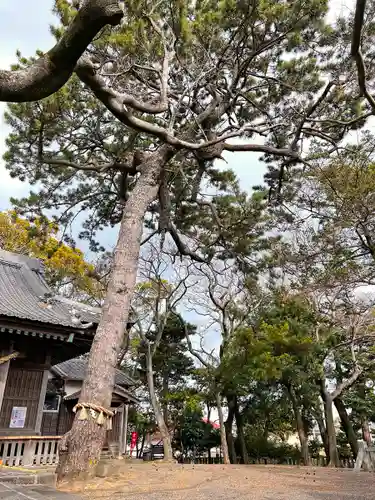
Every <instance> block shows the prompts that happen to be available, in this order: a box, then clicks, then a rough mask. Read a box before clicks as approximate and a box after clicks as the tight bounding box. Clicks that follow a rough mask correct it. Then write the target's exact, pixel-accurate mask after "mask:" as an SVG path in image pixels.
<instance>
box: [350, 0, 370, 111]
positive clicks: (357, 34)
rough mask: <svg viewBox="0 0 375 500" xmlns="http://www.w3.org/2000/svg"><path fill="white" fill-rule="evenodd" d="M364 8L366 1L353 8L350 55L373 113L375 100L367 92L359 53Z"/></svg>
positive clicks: (363, 68)
mask: <svg viewBox="0 0 375 500" xmlns="http://www.w3.org/2000/svg"><path fill="white" fill-rule="evenodd" d="M365 8H366V0H357V3H356V7H355V17H354V27H353V37H352V47H351V55H352V57H353V59H354V61H355V63H356V66H357V73H358V85H359V89H360V91H361V94H362V95H363V96H364V97H365V99H366V100H367V102H368V103H369V104H370V106H371V109H372V110H373V112H375V99H374V98H373V97H372V95H371V94H370V93H369V91H368V90H367V85H366V68H365V62H364V60H363V54H362V51H361V38H362V29H363V23H364V14H365Z"/></svg>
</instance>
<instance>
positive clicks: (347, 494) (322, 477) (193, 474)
mask: <svg viewBox="0 0 375 500" xmlns="http://www.w3.org/2000/svg"><path fill="white" fill-rule="evenodd" d="M64 489H65V488H64ZM66 490H68V491H70V492H76V493H79V494H80V495H82V496H83V497H86V498H90V499H93V500H99V499H100V500H125V499H128V498H130V499H131V500H190V499H194V500H232V499H233V500H253V499H254V500H258V499H259V500H271V499H272V500H284V499H285V500H294V499H296V500H297V499H298V500H324V499H327V500H333V499H338V500H340V499H343V500H373V499H374V498H375V474H374V473H365V472H361V473H356V472H354V471H352V470H330V469H323V468H302V467H301V468H299V467H283V466H255V465H250V466H243V465H242V466H223V465H196V466H194V465H169V464H163V463H157V462H154V463H152V464H150V463H134V464H124V466H123V468H122V469H121V472H120V473H119V474H117V475H116V476H112V477H110V478H105V479H100V478H96V479H95V480H93V481H92V482H90V483H89V484H86V485H85V487H84V488H82V486H76V487H74V486H73V487H72V486H71V485H70V487H69V488H66Z"/></svg>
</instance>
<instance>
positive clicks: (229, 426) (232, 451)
mask: <svg viewBox="0 0 375 500" xmlns="http://www.w3.org/2000/svg"><path fill="white" fill-rule="evenodd" d="M227 401H228V417H227V420H226V422H225V433H226V438H227V445H228V453H229V460H230V463H231V464H236V463H237V454H236V448H235V446H234V439H233V420H234V407H235V401H234V397H233V396H232V395H230V396H227Z"/></svg>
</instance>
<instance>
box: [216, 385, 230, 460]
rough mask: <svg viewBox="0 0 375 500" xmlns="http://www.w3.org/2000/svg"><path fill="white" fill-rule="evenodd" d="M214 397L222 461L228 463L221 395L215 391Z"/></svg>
mask: <svg viewBox="0 0 375 500" xmlns="http://www.w3.org/2000/svg"><path fill="white" fill-rule="evenodd" d="M215 398H216V407H217V413H218V415H219V423H220V441H221V449H222V452H223V461H224V464H226V465H229V464H230V460H229V452H228V445H227V436H226V432H225V422H224V415H223V406H222V401H221V395H220V392H219V391H216V392H215Z"/></svg>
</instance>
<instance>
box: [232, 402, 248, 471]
mask: <svg viewBox="0 0 375 500" xmlns="http://www.w3.org/2000/svg"><path fill="white" fill-rule="evenodd" d="M234 416H235V419H236V426H237V437H238V444H239V448H240V453H241V458H242V463H244V464H248V463H249V455H248V453H247V447H246V441H245V435H244V432H243V417H242V414H241V412H240V409H239V407H238V401H237V397H236V406H235V408H234Z"/></svg>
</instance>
